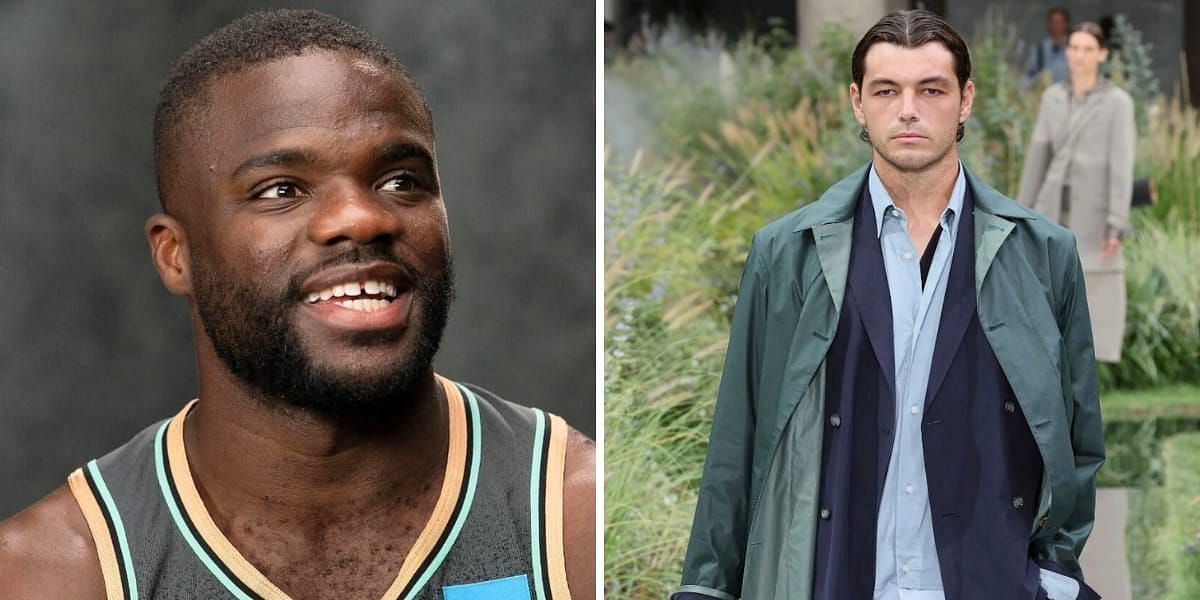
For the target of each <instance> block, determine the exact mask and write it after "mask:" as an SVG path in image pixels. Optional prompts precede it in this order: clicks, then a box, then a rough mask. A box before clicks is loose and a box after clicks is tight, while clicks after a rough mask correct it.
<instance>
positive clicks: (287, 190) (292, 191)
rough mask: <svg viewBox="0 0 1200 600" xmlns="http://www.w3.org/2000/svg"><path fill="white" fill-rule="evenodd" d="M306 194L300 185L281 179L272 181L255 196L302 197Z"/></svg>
mask: <svg viewBox="0 0 1200 600" xmlns="http://www.w3.org/2000/svg"><path fill="white" fill-rule="evenodd" d="M302 196H304V192H303V191H301V190H300V186H298V185H296V184H294V183H291V182H289V181H280V182H278V183H272V184H271V185H269V186H267V187H266V188H264V189H263V190H262V191H261V192H259V193H258V194H257V195H255V196H254V197H255V198H300V197H302Z"/></svg>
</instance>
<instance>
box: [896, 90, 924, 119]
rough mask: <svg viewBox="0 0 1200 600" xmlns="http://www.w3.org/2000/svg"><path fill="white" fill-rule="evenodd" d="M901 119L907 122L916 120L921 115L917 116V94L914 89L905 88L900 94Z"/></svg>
mask: <svg viewBox="0 0 1200 600" xmlns="http://www.w3.org/2000/svg"><path fill="white" fill-rule="evenodd" d="M899 117H900V120H901V121H905V122H911V121H916V120H918V119H919V118H920V117H918V116H917V95H916V92H915V91H913V90H905V91H904V93H903V94H901V95H900V114H899Z"/></svg>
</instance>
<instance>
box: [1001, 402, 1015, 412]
mask: <svg viewBox="0 0 1200 600" xmlns="http://www.w3.org/2000/svg"><path fill="white" fill-rule="evenodd" d="M1004 410H1006V411H1008V412H1010V413H1015V412H1017V405H1016V404H1013V402H1012V400H1009V401H1008V402H1005V403H1004Z"/></svg>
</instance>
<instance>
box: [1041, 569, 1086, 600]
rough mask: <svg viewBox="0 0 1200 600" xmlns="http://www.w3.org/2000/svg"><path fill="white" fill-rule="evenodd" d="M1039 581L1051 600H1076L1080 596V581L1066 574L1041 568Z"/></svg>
mask: <svg viewBox="0 0 1200 600" xmlns="http://www.w3.org/2000/svg"><path fill="white" fill-rule="evenodd" d="M1038 581H1039V582H1040V583H1041V585H1042V589H1043V590H1046V597H1048V598H1049V599H1050V600H1076V598H1078V597H1079V582H1078V581H1075V580H1074V579H1072V578H1070V577H1067V576H1066V575H1062V574H1059V573H1055V572H1054V571H1048V570H1046V569H1042V568H1039V569H1038Z"/></svg>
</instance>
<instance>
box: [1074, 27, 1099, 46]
mask: <svg viewBox="0 0 1200 600" xmlns="http://www.w3.org/2000/svg"><path fill="white" fill-rule="evenodd" d="M1067 42H1068V43H1069V44H1071V45H1072V46H1083V47H1085V48H1086V47H1093V48H1099V47H1100V40H1098V39H1096V36H1094V35H1092V34H1090V33H1088V32H1086V31H1076V32H1075V33H1072V34H1071V37H1070V38H1068V39H1067Z"/></svg>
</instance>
